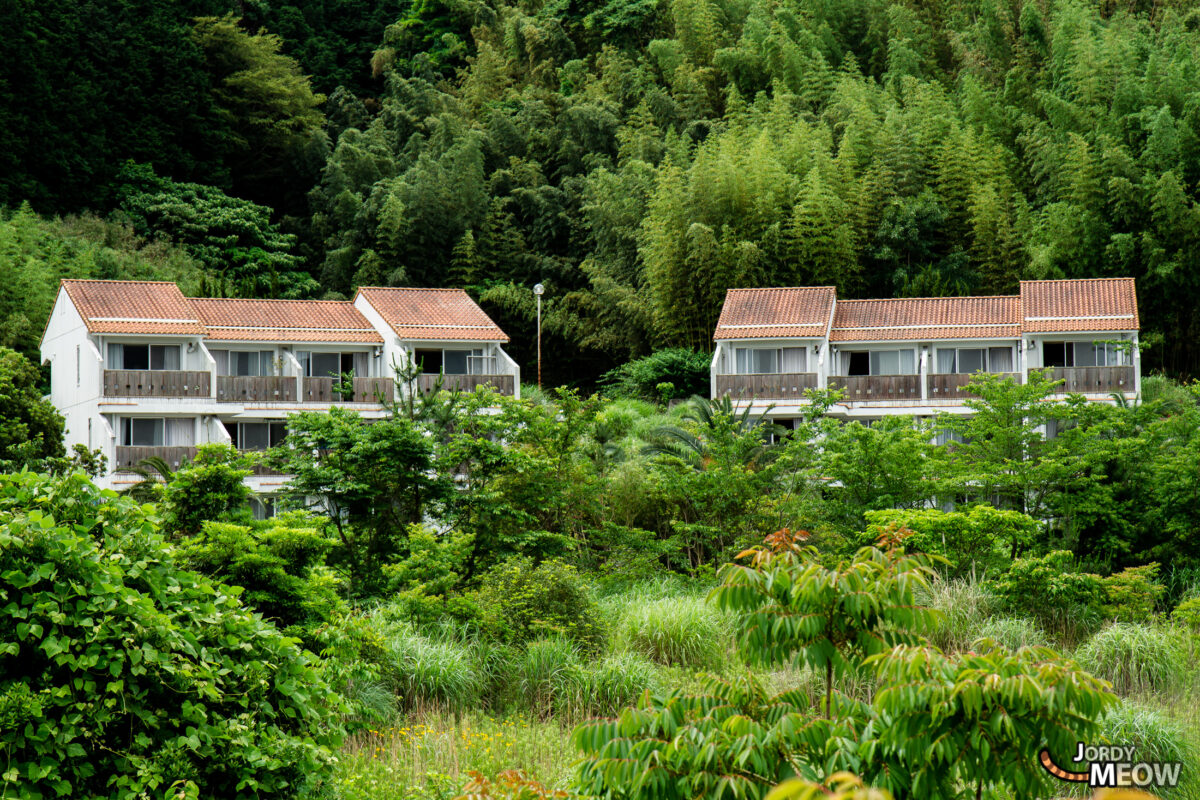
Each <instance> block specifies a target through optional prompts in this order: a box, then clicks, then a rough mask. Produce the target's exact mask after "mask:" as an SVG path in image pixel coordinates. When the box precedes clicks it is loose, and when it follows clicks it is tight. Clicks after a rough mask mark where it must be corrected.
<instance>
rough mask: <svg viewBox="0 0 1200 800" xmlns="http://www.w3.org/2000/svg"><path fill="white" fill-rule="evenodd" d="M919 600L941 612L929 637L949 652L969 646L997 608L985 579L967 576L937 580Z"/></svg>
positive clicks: (978, 635) (979, 634)
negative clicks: (964, 577) (973, 578)
mask: <svg viewBox="0 0 1200 800" xmlns="http://www.w3.org/2000/svg"><path fill="white" fill-rule="evenodd" d="M918 600H919V601H920V602H922V603H924V604H925V605H927V606H929V607H930V608H932V609H933V610H934V611H937V612H938V622H937V626H936V627H935V628H934V630H933V631H932V632H931V633H930V634H929V639H930V641H931V642H933V644H935V645H937V646H938V647H940V648H941V649H943V650H945V651H947V652H951V651H961V650H966V649H968V648H969V647H970V646H971V642H973V641H975V640H976V639H978V638H980V636H981V635H982V634H981V633H980V630H981V628H982V627H983V626H984V625H985V623H987V622H988V620H989V619H990V618H991V616H992V614H993V612H994V611H995V608H996V600H995V598H994V597H992V595H991V594H990V593H989V592H988V591H987V589H985V588H984V586H983V584H982V583H980V582H978V581H971V580H966V579H963V580H953V581H947V580H942V581H937V582H935V583H934V584H932V585H931V586H930V587H929V591H928V592H927V593H923V596H921V597H919V598H918Z"/></svg>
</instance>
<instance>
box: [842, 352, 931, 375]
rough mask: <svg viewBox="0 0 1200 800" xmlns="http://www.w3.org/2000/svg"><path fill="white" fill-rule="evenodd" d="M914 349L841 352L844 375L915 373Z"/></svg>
mask: <svg viewBox="0 0 1200 800" xmlns="http://www.w3.org/2000/svg"><path fill="white" fill-rule="evenodd" d="M916 364H917V361H916V351H914V350H909V349H904V350H857V351H851V352H846V351H843V352H842V368H843V370H844V372H843V374H844V375H915V374H916V371H917V367H916Z"/></svg>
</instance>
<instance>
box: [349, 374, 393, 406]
mask: <svg viewBox="0 0 1200 800" xmlns="http://www.w3.org/2000/svg"><path fill="white" fill-rule="evenodd" d="M395 396H396V382H395V381H394V380H392V379H391V378H355V379H354V402H356V403H378V402H379V401H380V400H382V401H383V402H385V403H390V402H391V401H392V400H393V399H394V398H395Z"/></svg>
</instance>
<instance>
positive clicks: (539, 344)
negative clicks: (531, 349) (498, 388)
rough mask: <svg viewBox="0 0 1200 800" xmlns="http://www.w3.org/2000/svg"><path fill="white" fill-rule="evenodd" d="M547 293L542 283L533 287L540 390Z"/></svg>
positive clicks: (540, 384) (539, 386)
mask: <svg viewBox="0 0 1200 800" xmlns="http://www.w3.org/2000/svg"><path fill="white" fill-rule="evenodd" d="M545 291H546V287H545V286H542V285H541V284H540V283H539V284H537V285H536V286H534V287H533V294H534V296H535V297H537V306H538V311H537V350H538V353H537V356H538V388H539V389H541V388H542V293H543V292H545Z"/></svg>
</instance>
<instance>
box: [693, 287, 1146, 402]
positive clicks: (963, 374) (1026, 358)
mask: <svg viewBox="0 0 1200 800" xmlns="http://www.w3.org/2000/svg"><path fill="white" fill-rule="evenodd" d="M1138 327H1139V326H1138V312H1137V297H1136V295H1135V291H1134V282H1133V279H1132V278H1105V279H1097V280H1061V281H1022V282H1021V291H1020V294H1017V295H1007V296H999V297H932V298H901V299H894V300H839V299H837V293H836V291H835V290H834V288H833V287H831V286H823V287H801V288H775V289H731V290H729V292H728V294H726V296H725V305H724V307H723V308H722V310H721V317H720V320H719V321H718V322H717V329H716V333H715V335H714V337H713V338H714V340H715V342H716V352H715V353H714V355H713V361H712V386H711V391H712V396H713V397H714V398H716V397H719V396H721V395H730V396H731V397H732V398H733V399H734V400H735V401H736V402H737V404H738V405H739V407H744V404H746V403H749V404H750V405H751V406H752V407H753V408H754V409H755V410H758V411H766V410H767V409H768V408H770V411H769V415H770V416H771V417H772V418H774V419H776V420H778V421H780V422H786V421H788V420H791V419H795V418H797V417H799V416H800V414H801V413H802V407H803V406H804V405H806V404H807V400H806V399H805V397H804V392H805V390H806V389H814V388H830V389H834V388H839V389H842V390H843V397H842V401H841V402H840V403H838V404H837V405H835V406H834V407H833V408H832V409H831V410H830V413H831V414H832V415H834V416H839V417H842V418H847V419H861V420H871V419H878V418H880V417H882V416H885V415H889V414H910V415H914V416H931V415H933V414H936V413H938V412H951V413H954V412H958V413H966V412H968V411H969V409H967V408H966V407H965V406H963V400H964V398H966V397H968V396H969V393H968V392H967V391H966V389H965V387H966V385H967V383H969V382H970V380H971V377H972V375H973V374H974V373H976V372H992V373H998V374H1002V375H1005V376H1008V377H1010V378H1011V379H1012V380H1017V381H1021V382H1023V383H1024V382H1026V381H1027V380H1028V376H1029V372H1030V371H1031V370H1039V369H1046V368H1049V369H1050V374H1051V377H1052V378H1054V379H1056V380H1063V381H1065V383H1064V385H1063V386H1062V387H1061V388H1060V389H1059V391H1060V392H1062V393H1064V394H1065V393H1068V392H1070V393H1078V394H1082V395H1084V396H1086V397H1088V398H1089V399H1092V400H1096V401H1098V402H1113V399H1112V395H1113V394H1114V393H1115V394H1118V395H1121V396H1123V397H1124V398H1125V399H1127V400H1129V401H1131V402H1132V401H1136V399H1137V397H1138V395H1139V393H1140V391H1141V369H1140V358H1139V355H1138Z"/></svg>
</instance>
